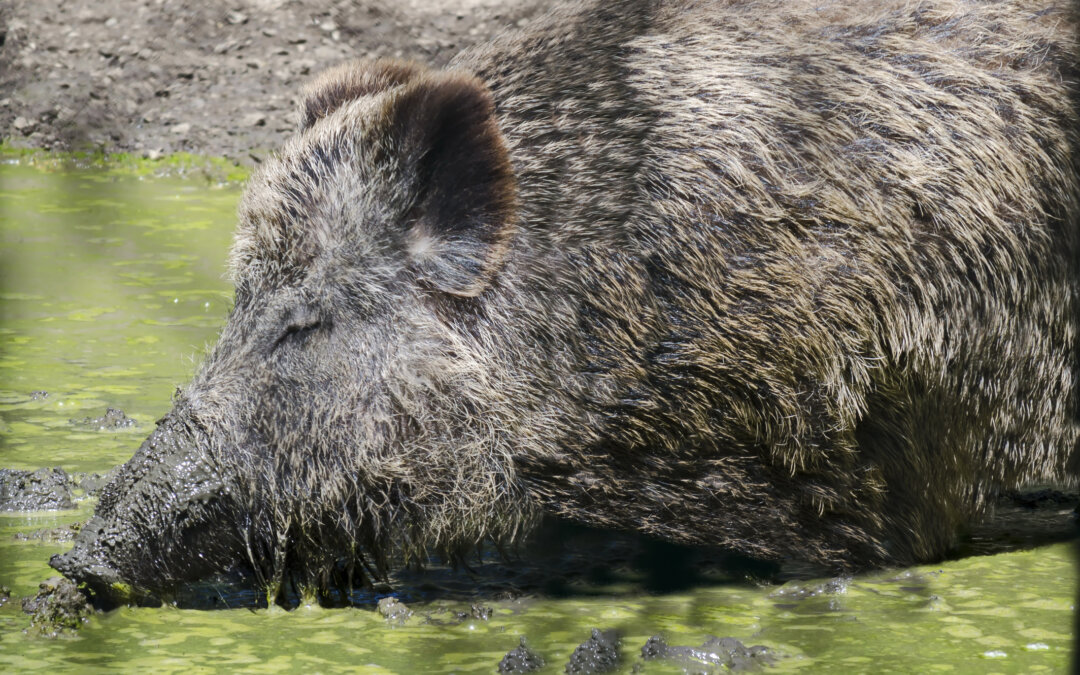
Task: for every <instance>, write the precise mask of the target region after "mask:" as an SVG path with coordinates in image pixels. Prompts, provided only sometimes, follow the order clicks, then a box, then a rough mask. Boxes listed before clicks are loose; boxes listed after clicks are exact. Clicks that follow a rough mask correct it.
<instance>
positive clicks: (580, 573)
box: [171, 489, 1080, 609]
mask: <svg viewBox="0 0 1080 675" xmlns="http://www.w3.org/2000/svg"><path fill="white" fill-rule="evenodd" d="M1078 504H1080V498H1078V497H1077V496H1076V495H1073V494H1067V493H1063V492H1060V491H1056V490H1050V489H1040V490H1035V491H1030V492H1022V493H1010V494H1008V495H1004V496H1002V497H1001V498H1000V499H999V500H998V503H997V504H996V506H995V510H994V513H993V515H992V516H991V517H990V518H989V519H988V520H986V521H985V522H983V523H981V524H979V525H978V526H977V527H974V528H972V530H971V531H970V532H969V533H967V534H965V535H964V536H963V537H962V538H961V540H960V543H959V545H958V546H957V547H956V548H955V549H954V551H953V553H952V555H950V556H949V557H950V559H959V558H964V557H969V556H978V555H994V554H998V553H1006V552H1010V551H1021V550H1027V549H1031V548H1037V547H1039V546H1045V545H1048V544H1053V543H1060V542H1064V541H1070V540H1076V541H1077V542H1080V526H1078V523H1077V516H1076V512H1075V509H1076V508H1077V505H1078ZM1078 545H1080V544H1078ZM836 574H837V571H836V570H829V569H825V568H821V567H814V566H809V565H806V564H805V563H796V562H794V561H782V562H773V561H762V560H755V559H752V558H747V557H745V556H742V555H738V554H734V553H731V552H727V551H723V550H719V549H709V548H702V547H693V546H682V545H678V544H672V543H670V542H666V541H659V540H656V539H653V538H650V537H645V536H641V535H635V534H631V533H626V532H615V531H608V530H599V529H594V528H589V527H584V526H581V525H578V524H576V523H572V522H568V521H565V520H558V519H555V518H548V519H546V520H545V521H544V522H543V523H542V524H541V526H540V527H539V528H538V529H537V530H536V531H535V532H534V533H533V536H531V537H530V538H529V539H528V540H527V541H526V542H524V543H523V544H522V545H521V546H519V547H518V549H517V550H515V551H509V552H505V553H500V552H498V551H495V550H490V549H489V550H482V551H480V552H478V554H477V555H476V556H475V557H473V558H471V559H469V560H466V561H465V563H464V564H461V565H458V566H454V565H451V564H447V563H446V562H445V561H442V560H440V559H438V558H434V557H433V558H431V559H429V560H428V561H427V564H426V565H424V566H423V567H412V568H404V569H399V570H396V571H394V572H393V573H391V574H390V575H389V577H388V578H387V579H385V580H383V581H380V582H377V583H375V584H374V585H373V586H371V587H369V588H362V589H355V590H354V591H353V592H352V593H351V594H348V597H347V598H343V597H341V596H340V595H339V594H334V593H332V594H331V595H330V596H328V597H323V598H320V599H319V602H320V603H322V604H326V605H328V606H345V605H350V606H356V607H363V608H367V609H373V608H374V607H375V606H376V605H377V603H378V601H379V599H380V598H383V597H386V596H388V595H393V596H395V597H396V598H399V599H400V600H401V601H403V602H405V603H413V602H433V601H440V600H445V601H450V602H473V603H482V602H484V601H494V600H508V599H516V598H571V597H602V596H613V597H614V596H616V595H624V594H648V595H665V594H670V593H685V592H688V591H690V590H692V589H694V588H700V587H703V586H712V585H760V584H775V585H779V584H783V583H786V582H788V581H801V580H810V579H828V578H833V577H835V576H836ZM254 587H255V584H254V579H253V578H252V577H251V576H249V575H247V574H245V573H243V572H241V571H236V572H234V573H232V574H230V575H225V576H222V577H219V578H216V579H213V580H209V581H207V582H203V583H199V584H192V585H189V586H186V587H184V588H183V589H181V590H180V591H179V592H178V593H177V594H176V596H175V597H174V598H172V599H171V601H172V602H174V603H175V604H176V605H177V606H179V607H182V608H186V609H229V608H237V607H248V608H262V607H266V597H265V594H262V593H259V592H257V591H255V590H254ZM301 603H302V598H301V595H300V593H299V591H298V589H296V588H290V589H289V592H288V593H287V594H286V606H287V607H290V608H292V607H297V606H299V605H300V604H301Z"/></svg>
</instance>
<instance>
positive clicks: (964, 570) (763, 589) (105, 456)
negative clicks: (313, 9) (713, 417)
mask: <svg viewBox="0 0 1080 675" xmlns="http://www.w3.org/2000/svg"><path fill="white" fill-rule="evenodd" d="M138 173H139V172H132V171H128V172H118V171H101V170H96V171H93V170H86V169H76V168H67V169H58V168H56V167H55V166H53V167H51V168H37V167H34V166H27V165H25V164H19V163H17V162H11V163H8V164H5V165H2V166H0V242H2V244H0V274H2V279H0V467H4V468H15V469H37V468H40V467H52V466H59V467H62V468H63V469H65V470H67V471H69V472H91V473H93V472H96V473H104V472H106V471H108V470H109V469H110V468H112V467H114V466H116V465H117V464H120V463H122V462H123V461H125V460H126V459H127V458H128V457H130V456H131V454H132V453H133V452H134V450H135V448H136V447H137V446H138V445H139V443H140V441H141V440H142V438H144V437H145V436H146V435H147V434H148V433H149V432H150V430H151V429H152V428H153V425H154V420H156V419H157V418H158V417H160V416H161V415H162V414H164V413H165V412H166V411H167V410H168V409H169V406H170V397H171V396H172V393H173V391H174V390H175V388H176V387H177V386H179V385H182V384H183V383H184V382H185V380H186V379H187V378H188V377H190V375H191V373H192V372H193V370H194V367H195V363H196V361H197V359H198V357H199V354H200V353H201V352H202V351H203V349H204V348H205V345H206V344H207V343H209V342H212V341H213V340H214V338H215V334H216V332H217V330H218V328H219V327H220V325H221V323H222V321H223V319H224V316H225V314H226V312H227V310H228V308H229V304H230V293H229V287H228V283H227V281H226V279H225V278H224V269H225V267H224V262H225V257H226V253H227V248H228V245H229V242H230V238H231V232H232V227H233V221H234V211H235V208H236V203H237V200H238V198H239V194H240V193H239V188H237V187H236V186H235V185H226V186H221V185H216V184H213V183H211V182H209V181H208V180H207V179H206V178H205V177H201V178H190V177H189V178H179V177H171V178H164V177H146V176H140V175H138ZM107 408H116V409H119V410H122V411H123V412H124V415H125V417H124V419H125V420H126V419H130V420H132V422H131V423H127V422H125V423H124V424H121V425H109V424H99V423H96V422H95V421H94V420H97V419H98V418H101V417H102V416H103V415H105V412H106V409H107ZM92 508H93V502H92V500H89V499H87V500H83V501H81V502H79V503H78V508H77V509H73V510H70V511H53V512H35V513H0V585H5V586H7V587H8V588H10V589H11V591H12V593H11V599H10V600H9V601H8V602H6V603H5V604H3V605H2V606H0V670H3V671H5V672H16V671H18V672H22V671H31V670H50V671H61V672H63V671H68V670H70V671H79V672H92V671H95V670H106V669H110V670H112V669H122V670H126V671H135V670H147V671H153V672H184V673H200V672H218V671H245V672H298V671H306V672H336V671H341V670H352V671H358V672H395V673H413V672H417V673H418V672H432V673H453V672H461V673H465V672H486V673H490V672H495V670H496V667H497V664H498V663H499V660H500V659H501V658H502V657H503V655H504V654H505V653H506V652H507V651H508V650H511V649H513V648H514V647H516V646H517V645H518V641H519V638H520V636H526V637H527V639H528V644H529V646H530V648H531V649H533V650H534V651H535V652H537V653H539V654H540V655H541V656H543V657H544V659H545V660H546V661H547V666H546V667H545V669H544V672H552V673H554V672H562V671H563V667H564V664H566V662H567V660H568V658H569V656H570V654H571V652H573V650H574V648H575V646H577V645H578V644H579V643H581V642H582V641H584V640H585V639H586V638H588V637H589V634H590V630H591V629H592V628H594V627H595V628H601V629H614V630H616V631H617V633H618V635H619V638H620V649H621V653H622V657H623V666H622V671H623V672H629V671H630V670H631V669H633V668H635V667H637V668H639V670H637V671H635V672H646V673H649V672H656V673H663V672H672V673H678V672H683V669H684V668H683V665H681V664H679V663H674V662H666V663H665V662H656V661H650V662H643V661H641V659H640V657H639V654H640V649H641V646H642V645H643V644H645V641H646V640H647V638H648V637H649V636H651V635H655V634H658V633H660V634H663V635H664V636H665V637H666V639H667V642H668V643H669V644H673V645H674V644H679V645H699V644H701V643H702V642H703V641H704V640H705V639H706V637H707V636H709V635H717V636H730V637H734V638H737V639H739V640H741V641H742V642H744V643H746V644H747V645H751V644H761V645H765V646H766V647H768V648H770V649H771V650H772V651H773V653H774V654H776V655H777V657H778V660H777V661H776V663H775V664H774V665H773V666H771V667H770V669H772V670H776V671H777V672H785V671H790V670H806V671H807V672H938V671H941V672H946V671H952V672H1001V673H1035V672H1064V671H1066V670H1067V669H1068V668H1069V664H1070V656H1071V647H1072V632H1073V604H1074V599H1075V596H1076V588H1077V572H1076V567H1075V561H1074V548H1073V544H1072V543H1068V542H1065V543H1054V544H1047V545H1042V546H1038V547H1036V548H1033V549H1029V550H1013V551H1008V552H1003V553H998V554H995V555H982V556H972V557H967V558H962V559H959V560H953V561H949V562H946V563H943V564H940V565H933V566H923V567H916V568H912V569H905V570H883V571H878V572H874V573H872V574H867V575H863V576H856V577H854V578H851V579H840V580H826V579H820V580H801V581H789V582H786V583H780V582H778V581H776V580H775V577H769V576H767V575H757V576H755V575H754V574H752V573H732V572H730V569H729V570H728V572H729V573H725V572H724V571H723V568H722V567H721V568H720V569H721V572H720V573H713V572H709V571H706V572H702V571H700V570H696V571H691V572H686V571H685V569H684V568H683V567H680V565H679V564H669V563H670V561H666V562H664V564H661V565H659V569H660V570H661V574H662V575H663V574H667V575H669V576H675V577H678V578H677V579H674V581H675V583H659V584H657V583H655V582H656V579H655V578H654V577H655V573H653V576H650V573H649V572H647V571H645V572H643V571H641V570H642V569H647V568H649V565H647V564H642V565H639V564H638V563H639V562H641V560H643V559H646V558H649V556H650V555H651V556H652V557H653V558H655V557H656V553H655V551H652V549H650V548H649V545H648V544H645V545H642V544H641V543H640V542H637V543H633V542H631V543H629V544H628V543H627V542H626V541H624V540H622V539H619V538H617V537H614V538H605V537H601V536H594V535H593V534H592V533H584V534H583V533H581V532H580V531H575V530H573V528H569V529H564V530H561V531H560V530H555V533H554V534H552V533H551V532H548V533H547V534H546V535H545V536H548V537H552V536H554V537H565V538H567V539H572V540H573V541H559V542H556V544H555V545H554V548H560V549H565V550H561V552H560V553H559V554H558V555H549V556H548V557H547V558H544V560H543V561H542V562H540V563H538V562H537V561H536V560H530V559H529V555H528V550H526V553H525V554H523V555H522V556H521V559H520V560H515V559H513V558H511V559H504V558H502V557H496V556H491V557H484V558H479V559H478V560H477V561H476V563H475V564H474V565H473V566H472V569H471V570H465V569H462V570H457V571H455V570H451V569H447V568H444V567H440V566H438V565H435V566H434V567H433V568H432V569H429V570H427V571H423V572H421V571H412V572H405V573H402V574H399V575H398V576H396V577H394V578H392V579H391V580H390V583H389V584H388V585H386V586H380V587H378V588H376V589H374V590H370V591H366V592H364V593H359V594H358V595H357V596H356V599H357V606H355V607H351V608H347V609H323V608H319V607H313V606H301V607H299V608H298V609H295V610H292V611H285V610H282V609H277V608H270V609H267V608H265V607H260V606H258V605H257V603H255V602H254V601H253V598H254V595H253V594H250V593H249V594H247V595H245V594H244V593H242V592H238V591H236V590H235V589H226V588H224V587H223V588H221V589H215V587H213V586H210V587H208V588H204V589H201V590H200V591H199V593H200V594H201V595H200V596H199V597H201V598H202V600H201V601H200V602H199V603H187V604H185V603H183V602H181V603H180V604H179V605H178V606H166V607H162V608H123V609H119V610H116V611H113V612H111V613H108V614H97V615H95V616H94V617H93V618H92V619H91V620H90V621H89V623H87V624H86V625H85V626H84V627H83V628H82V630H81V631H79V633H78V634H77V635H75V636H68V637H61V638H58V639H46V638H43V637H39V636H36V635H34V634H33V633H32V632H24V629H25V628H27V626H28V625H29V620H28V618H27V617H26V615H24V614H23V613H22V611H21V610H20V607H19V605H20V603H19V599H20V598H21V597H24V596H29V595H33V593H34V592H35V591H36V589H37V585H38V584H39V583H40V582H41V581H43V580H44V579H46V578H48V577H50V576H52V575H53V573H52V570H51V569H50V568H49V567H48V564H47V562H48V559H49V556H51V555H52V554H54V553H57V552H60V551H63V550H65V549H66V548H67V547H68V546H69V545H70V544H69V543H65V542H56V541H53V540H51V539H50V537H49V536H44V537H42V536H41V534H40V532H41V531H42V530H49V529H51V528H57V527H63V526H66V525H68V524H70V523H74V522H77V521H82V520H85V519H86V518H87V517H88V516H89V513H90V511H91V510H92ZM560 532H562V534H560ZM564 545H565V546H564ZM545 547H546V548H547V549H551V548H552V547H553V545H550V543H548V544H545ZM601 549H602V550H601ZM661 550H663V549H661ZM650 551H652V552H651V553H650ZM548 552H549V553H550V550H549V551H548ZM672 555H674V554H672ZM654 562H655V560H654ZM665 565H666V567H665ZM652 567H653V568H656V567H657V566H656V565H653V566H652ZM665 569H666V570H667V572H663V570H665ZM687 569H689V568H687ZM770 579H772V580H771V581H770ZM661 581H663V580H661ZM667 581H672V580H671V579H668V580H667ZM391 593H394V594H397V595H399V596H400V597H401V599H402V600H404V601H406V602H407V603H408V604H409V607H410V608H411V609H412V611H413V615H412V617H411V618H409V619H408V620H407V621H405V622H404V623H401V624H391V623H388V621H387V620H386V619H384V618H383V617H382V616H381V615H380V614H379V613H377V612H376V611H375V606H374V602H375V600H377V599H378V598H379V597H381V596H384V595H388V594H391ZM207 598H209V599H207ZM192 604H198V605H199V606H200V607H201V608H199V609H189V608H185V607H189V606H191V605H192Z"/></svg>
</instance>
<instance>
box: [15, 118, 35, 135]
mask: <svg viewBox="0 0 1080 675" xmlns="http://www.w3.org/2000/svg"><path fill="white" fill-rule="evenodd" d="M12 126H14V127H15V130H16V131H19V132H21V133H22V134H23V135H24V136H29V135H30V134H31V133H33V131H34V122H33V120H28V119H26V118H25V117H16V118H15V121H14V122H13V123H12Z"/></svg>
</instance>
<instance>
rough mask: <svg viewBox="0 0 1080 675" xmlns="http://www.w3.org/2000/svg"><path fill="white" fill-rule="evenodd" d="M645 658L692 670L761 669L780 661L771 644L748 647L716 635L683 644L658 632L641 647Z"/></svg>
mask: <svg viewBox="0 0 1080 675" xmlns="http://www.w3.org/2000/svg"><path fill="white" fill-rule="evenodd" d="M641 658H642V659H644V660H645V661H657V660H664V661H670V662H672V663H677V664H679V665H681V666H682V667H683V668H684V669H685V670H686V672H688V673H709V674H712V673H721V672H728V671H738V672H746V671H752V670H760V669H761V668H763V667H764V666H767V665H771V664H773V663H776V657H775V656H773V654H772V652H770V651H769V649H768V647H764V646H762V645H755V646H753V647H747V646H746V645H744V644H743V643H742V642H740V641H738V640H736V639H735V638H731V637H725V638H718V637H715V636H710V637H709V638H708V639H707V640H705V642H704V643H702V645H701V646H700V647H680V646H675V645H669V644H668V643H667V641H666V640H664V638H663V636H660V635H654V636H652V637H651V638H649V639H648V641H647V642H646V643H645V646H644V647H642V648H641ZM703 666H704V667H705V668H704V669H702V667H703Z"/></svg>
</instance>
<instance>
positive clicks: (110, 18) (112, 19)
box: [105, 16, 117, 28]
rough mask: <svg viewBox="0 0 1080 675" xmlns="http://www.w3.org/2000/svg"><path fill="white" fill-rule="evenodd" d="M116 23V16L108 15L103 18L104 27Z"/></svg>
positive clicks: (109, 26) (110, 26)
mask: <svg viewBox="0 0 1080 675" xmlns="http://www.w3.org/2000/svg"><path fill="white" fill-rule="evenodd" d="M116 23H117V22H116V17H115V16H110V17H109V18H108V19H106V20H105V27H106V28H112V27H113V26H115V25H116Z"/></svg>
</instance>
